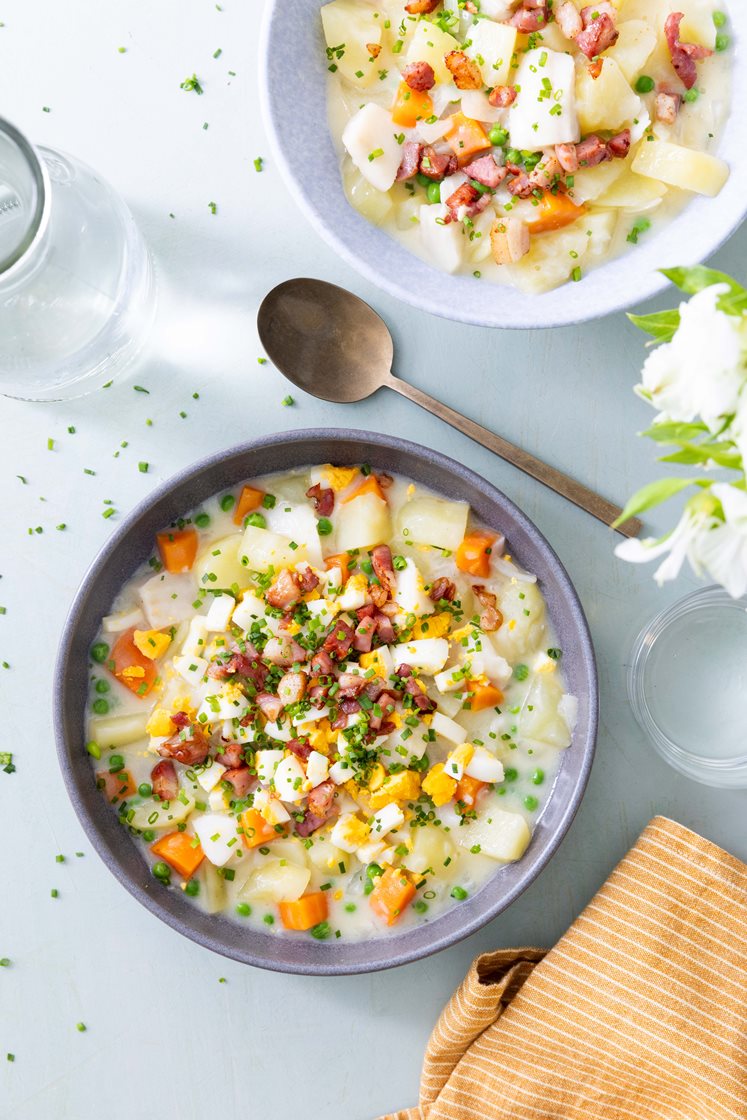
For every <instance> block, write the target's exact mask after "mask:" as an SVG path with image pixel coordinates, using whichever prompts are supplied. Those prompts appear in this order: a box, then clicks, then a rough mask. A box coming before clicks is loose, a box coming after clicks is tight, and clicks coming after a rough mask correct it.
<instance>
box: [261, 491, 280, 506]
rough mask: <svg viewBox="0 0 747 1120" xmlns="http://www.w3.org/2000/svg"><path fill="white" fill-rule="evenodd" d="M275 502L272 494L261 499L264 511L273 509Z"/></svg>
mask: <svg viewBox="0 0 747 1120" xmlns="http://www.w3.org/2000/svg"><path fill="white" fill-rule="evenodd" d="M276 500H277V499H276V498H275V495H274V494H265V496H264V498H263V499H262V505H263V506H264V507H265V509H274V508H275V502H276Z"/></svg>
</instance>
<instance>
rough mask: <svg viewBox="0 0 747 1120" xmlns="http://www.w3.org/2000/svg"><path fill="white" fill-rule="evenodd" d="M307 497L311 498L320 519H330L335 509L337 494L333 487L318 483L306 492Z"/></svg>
mask: <svg viewBox="0 0 747 1120" xmlns="http://www.w3.org/2000/svg"><path fill="white" fill-rule="evenodd" d="M306 497H307V498H311V501H312V502H313V503H314V509H315V510H316V512H317V513H318V514H319V516H320V517H329V515H330V514H331V512H332V510H333V509H334V508H335V492H334V490H333V489H332V487H331V486H324V487H323V486H322V485H321V484H320V483H318V482H317V484H316V485H315V486H310V487H309V489H308V490H307V491H306Z"/></svg>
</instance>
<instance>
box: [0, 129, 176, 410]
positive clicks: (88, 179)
mask: <svg viewBox="0 0 747 1120" xmlns="http://www.w3.org/2000/svg"><path fill="white" fill-rule="evenodd" d="M154 315H155V282H154V276H153V267H152V264H151V260H150V256H149V254H148V250H147V248H146V246H145V242H144V241H143V238H142V237H141V235H140V232H139V230H138V228H137V226H136V225H135V222H134V221H133V218H132V215H131V214H130V212H129V210H128V209H127V207H126V205H125V203H124V202H123V201H122V199H121V198H120V197H119V195H117V194H116V193H115V192H114V191H113V190H112V189H111V187H110V186H109V185H108V184H107V183H106V182H105V181H104V180H103V179H102V178H101V177H100V176H99V175H98V174H97V173H96V172H95V171H94V170H92V169H91V168H90V167H88V166H86V164H84V163H81V162H80V161H79V160H76V159H73V158H72V157H71V156H68V155H64V154H63V153H62V152H57V151H53V150H52V149H50V148H41V147H40V148H39V149H38V150H37V149H35V148H34V147H33V146H32V145H31V144H30V143H29V141H28V140H27V139H26V138H25V137H24V136H23V135H22V133H20V132H19V131H18V129H16V128H15V127H14V126H13V125H11V124H10V123H9V122H8V121H5V120H3V119H2V118H0V393H2V394H4V395H5V396H9V397H20V398H21V399H23V400H35V401H52V400H69V399H70V398H72V397H78V396H82V395H83V394H84V393H88V392H90V391H91V390H92V389H95V388H97V387H98V386H100V385H102V384H104V383H105V382H106V381H109V380H111V379H112V378H114V377H115V376H117V375H118V374H121V373H122V371H123V370H124V369H125V367H126V366H128V365H130V364H131V363H132V362H133V361H134V359H135V358H136V357H137V355H138V353H139V352H140V350H141V348H142V346H143V343H144V342H145V339H146V337H147V335H148V332H149V329H150V327H151V325H152V322H153V318H154Z"/></svg>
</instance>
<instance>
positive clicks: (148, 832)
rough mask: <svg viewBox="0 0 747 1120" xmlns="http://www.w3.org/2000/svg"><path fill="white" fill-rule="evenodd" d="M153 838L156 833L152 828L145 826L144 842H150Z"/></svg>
mask: <svg viewBox="0 0 747 1120" xmlns="http://www.w3.org/2000/svg"><path fill="white" fill-rule="evenodd" d="M155 838H156V834H155V832H154V831H153V829H152V828H146V830H145V832H144V833H143V840H144V841H145V843H146V844H150V842H151V840H155Z"/></svg>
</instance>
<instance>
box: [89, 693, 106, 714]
mask: <svg viewBox="0 0 747 1120" xmlns="http://www.w3.org/2000/svg"><path fill="white" fill-rule="evenodd" d="M91 707H92V708H93V710H94V712H95V713H96V715H97V716H105V715H106V713H107V712H108V711H109V701H108V700H104V698H103V696H100V697H99V699H98V700H94V702H93V704H92V705H91Z"/></svg>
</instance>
